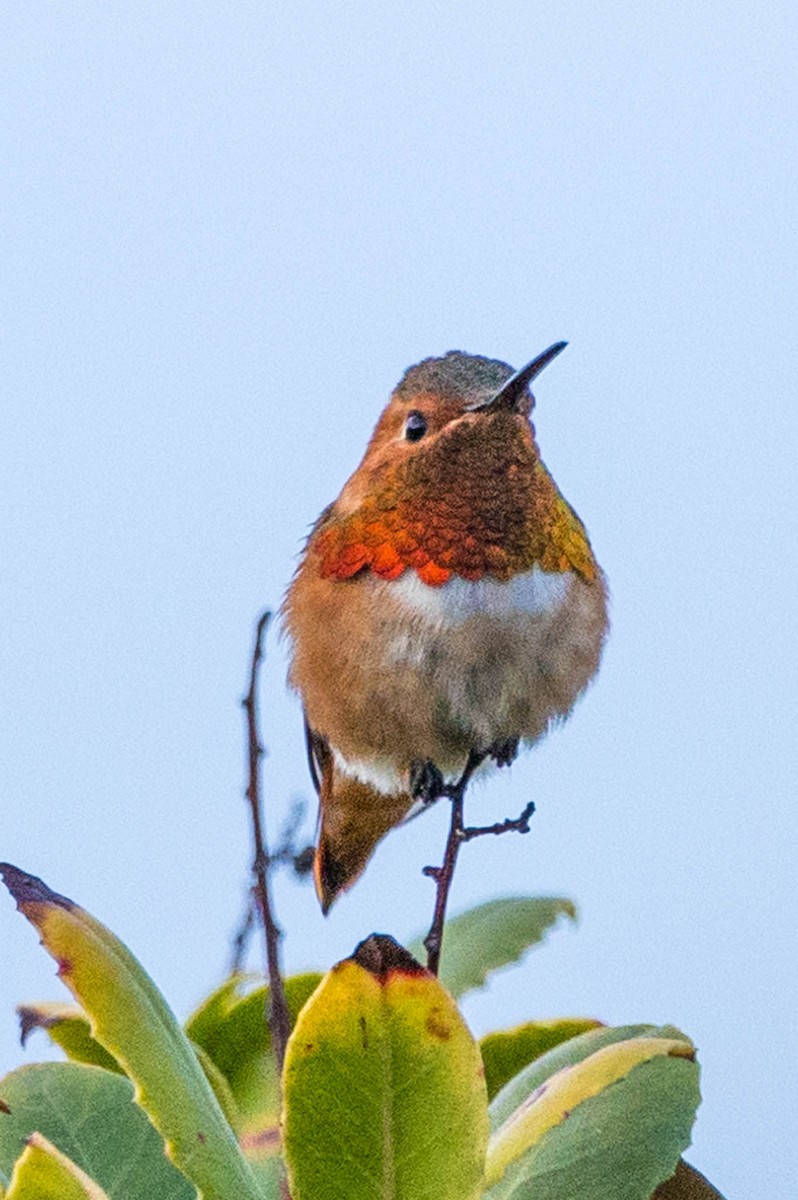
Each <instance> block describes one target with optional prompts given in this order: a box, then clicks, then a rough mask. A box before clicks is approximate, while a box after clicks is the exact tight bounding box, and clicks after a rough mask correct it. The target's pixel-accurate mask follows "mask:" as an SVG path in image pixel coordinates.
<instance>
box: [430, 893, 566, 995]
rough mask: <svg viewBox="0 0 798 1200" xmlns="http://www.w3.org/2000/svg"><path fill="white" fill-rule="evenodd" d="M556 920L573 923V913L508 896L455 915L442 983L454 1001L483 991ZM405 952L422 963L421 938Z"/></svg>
mask: <svg viewBox="0 0 798 1200" xmlns="http://www.w3.org/2000/svg"><path fill="white" fill-rule="evenodd" d="M561 916H566V917H570V918H571V920H576V908H575V907H574V905H573V903H572V901H570V900H565V899H563V898H562V897H557V896H539V897H533V896H508V897H506V898H505V899H503V900H489V901H487V903H486V904H480V905H478V906H477V907H476V908H471V909H469V910H468V911H467V912H464V913H460V915H459V916H457V917H453V918H452V919H451V920H450V921H447V922H446V928H445V931H444V936H443V953H442V958H441V972H440V980H441V983H442V984H443V985H444V987H446V988H448V989H449V991H450V992H451V993H452V995H453V996H455V997H459V996H464V995H465V993H466V992H470V991H473V990H474V989H475V988H480V987H483V986H484V984H485V981H486V980H487V977H488V975H490V974H491V972H493V971H497V970H499V968H500V967H506V966H509V965H510V963H514V962H517V961H518V959H519V958H521V957H522V955H523V954H524V952H525V951H526V950H528V949H529V948H530V946H534V945H535V943H536V942H540V941H542V940H543V936H544V934H545V933H546V931H547V930H548V929H550V928H551V926H552V925H553V924H554V923H555V922H556V921H557V919H558V918H559V917H561ZM408 949H409V951H410V953H411V954H412V955H414V956H415V957H416V958H419V959H421V960H422V961H425V950H424V944H423V941H422V939H421V938H416V939H415V940H414V941H413V942H411V943H410V945H409V946H408Z"/></svg>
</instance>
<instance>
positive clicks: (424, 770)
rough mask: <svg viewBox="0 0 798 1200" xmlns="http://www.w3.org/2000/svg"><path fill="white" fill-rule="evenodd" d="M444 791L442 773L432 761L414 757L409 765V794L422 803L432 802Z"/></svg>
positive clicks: (443, 793)
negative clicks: (413, 760) (414, 759)
mask: <svg viewBox="0 0 798 1200" xmlns="http://www.w3.org/2000/svg"><path fill="white" fill-rule="evenodd" d="M445 793H446V785H445V783H444V780H443V775H442V774H441V772H440V770H439V769H438V768H437V767H436V766H435V763H434V762H430V760H429V759H428V758H427V759H422V758H419V759H416V761H415V762H414V763H413V764H412V765H411V767H410V795H411V796H412V797H413V799H414V800H420V801H421V803H422V804H433V803H434V802H435V801H436V800H438V799H440V797H441V796H443V795H445Z"/></svg>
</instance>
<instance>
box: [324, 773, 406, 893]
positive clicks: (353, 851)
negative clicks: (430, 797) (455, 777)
mask: <svg viewBox="0 0 798 1200" xmlns="http://www.w3.org/2000/svg"><path fill="white" fill-rule="evenodd" d="M412 805H413V801H412V799H411V797H410V795H409V794H408V793H406V792H400V793H399V794H398V795H393V796H392V795H386V794H385V793H383V792H378V791H377V789H376V788H373V787H370V786H369V785H368V784H366V783H362V782H361V781H360V780H359V779H355V778H354V777H353V776H351V775H346V774H344V773H343V772H342V771H341V770H340V769H339V768H338V767H337V766H336V764H335V763H334V762H333V761H332V756H330V757H329V759H328V761H327V762H326V763H325V764H324V769H323V770H322V775H321V779H320V789H319V837H318V843H317V846H316V857H315V860H314V864H313V878H314V880H315V883H316V894H317V896H318V897H319V903H320V904H321V908H322V912H324V913H325V914H326V913H327V912H328V911H329V909H330V906H331V905H332V904H333V902H334V901H335V900H336V899H337V897H338V896H339V895H340V893H341V892H344V891H346V889H347V888H350V887H351V886H352V884H353V883H354V882H355V880H356V879H357V878H358V876H359V875H360V874H361V872H362V871H363V869H364V867H365V866H366V863H367V862H368V861H369V859H370V858H371V856H372V854H373V853H374V850H375V849H376V847H377V844H378V843H379V842H380V841H381V840H382V839H383V838H384V837H385V835H386V833H388V831H389V830H391V829H393V827H394V825H398V824H399V823H400V821H402V820H404V818H405V817H406V816H407V814H408V812H409V810H410V809H411V808H412Z"/></svg>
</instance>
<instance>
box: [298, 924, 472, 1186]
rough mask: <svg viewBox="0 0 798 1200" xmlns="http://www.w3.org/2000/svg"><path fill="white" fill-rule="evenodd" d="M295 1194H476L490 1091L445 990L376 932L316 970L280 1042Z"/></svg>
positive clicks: (464, 1028) (387, 939)
mask: <svg viewBox="0 0 798 1200" xmlns="http://www.w3.org/2000/svg"><path fill="white" fill-rule="evenodd" d="M284 1084H285V1114H284V1137H285V1153H286V1158H287V1160H288V1167H289V1176H290V1180H291V1195H292V1197H293V1200H342V1198H343V1197H346V1200H383V1198H384V1200H476V1198H477V1197H479V1196H481V1195H482V1176H483V1164H484V1153H485V1141H486V1133H487V1100H486V1092H485V1083H484V1078H483V1072H482V1064H481V1061H480V1057H479V1052H478V1049H477V1046H476V1044H475V1043H474V1040H473V1038H472V1037H471V1035H470V1033H469V1031H468V1029H467V1028H466V1026H465V1024H464V1022H463V1020H462V1017H461V1016H460V1014H459V1012H458V1010H457V1007H456V1005H455V1004H454V1002H453V1000H452V998H451V996H449V994H448V993H447V992H446V991H445V990H444V989H443V988H442V987H441V985H440V984H439V983H438V981H437V980H436V979H435V978H434V977H433V976H432V975H430V974H429V973H428V972H427V971H425V970H424V969H423V968H422V967H421V966H419V964H418V963H417V962H416V961H415V959H413V958H412V957H411V956H410V955H409V954H408V953H407V951H406V950H403V949H402V947H401V946H399V945H398V944H397V943H396V942H394V941H393V939H392V938H388V937H385V936H382V935H376V934H375V935H374V936H372V937H370V938H368V939H367V940H366V941H365V942H362V943H361V944H360V946H358V948H357V950H356V951H355V953H354V955H353V956H352V958H350V959H346V960H344V962H342V963H339V964H338V965H337V966H336V967H334V968H333V970H332V971H330V972H329V974H328V975H326V976H325V978H324V980H323V981H322V983H321V985H320V986H319V988H318V989H317V990H316V992H315V993H314V995H313V997H312V998H311V1000H310V1001H309V1002H308V1004H307V1005H306V1006H305V1008H304V1009H303V1011H302V1013H301V1014H300V1016H299V1020H298V1021H297V1024H296V1027H295V1029H294V1032H293V1034H292V1036H291V1040H290V1042H289V1045H288V1055H287V1058H286V1066H285V1075H284Z"/></svg>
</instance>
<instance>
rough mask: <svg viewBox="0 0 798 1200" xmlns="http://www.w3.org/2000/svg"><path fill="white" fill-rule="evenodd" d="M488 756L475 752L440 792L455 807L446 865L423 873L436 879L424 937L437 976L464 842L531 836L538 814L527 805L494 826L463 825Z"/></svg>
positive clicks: (426, 868)
mask: <svg viewBox="0 0 798 1200" xmlns="http://www.w3.org/2000/svg"><path fill="white" fill-rule="evenodd" d="M486 757H487V755H486V754H480V753H477V751H475V750H472V751H471V753H470V754H469V756H468V761H467V763H466V765H465V770H464V771H463V774H462V775H461V776H460V778H459V779H458V780H457V782H456V783H452V784H448V785H446V786H445V787H444V789H443V791H442V792H441V795H442V796H446V797H448V798H449V800H450V801H451V804H452V815H451V820H450V822H449V836H448V837H447V839H446V850H445V851H444V855H443V862H442V863H441V865H440V866H439V867H424V874H425V875H427V876H428V877H429V878H430V879H434V880H435V911H434V913H433V917H432V924H431V925H430V928H429V933H428V934H427V936H426V937H425V938H424V946H425V947H426V950H427V970H428V971H432V973H433V975H437V974H438V971H439V968H440V961H441V948H442V946H443V927H444V922H445V920H446V904H447V901H448V899H449V889H450V888H451V886H452V880H453V878H454V869H455V867H456V865H457V855H458V854H459V852H460V847H461V846H462V845H463V843H464V842H470V841H473V840H474V838H478V837H484V836H485V835H486V834H500V833H529V819H530V817H531V816H532V814H533V812H534V811H535V805H534V804H533V803H531V802H530V803H529V804H527V806H526V807H525V808H524V811H523V812H522V813H521V815H520V816H519V817H515V818H511V817H508V818H507V820H505V821H497V822H496V823H495V824H494V825H464V823H463V821H464V810H465V794H466V789H467V788H468V785H469V783H470V782H471V779H472V776H473V774H474V772H475V771H476V770H477V768H478V767H479V766H480V765H481V764H482V763H483V762H484V761H485V758H486Z"/></svg>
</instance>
